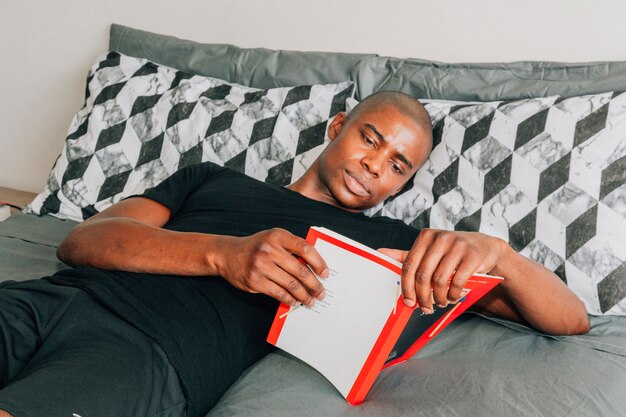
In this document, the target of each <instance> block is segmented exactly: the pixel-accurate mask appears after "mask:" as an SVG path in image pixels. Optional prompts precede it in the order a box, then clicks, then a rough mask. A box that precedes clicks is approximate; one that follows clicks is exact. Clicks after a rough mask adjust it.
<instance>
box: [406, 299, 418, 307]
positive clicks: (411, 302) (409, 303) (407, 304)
mask: <svg viewBox="0 0 626 417" xmlns="http://www.w3.org/2000/svg"><path fill="white" fill-rule="evenodd" d="M404 304H405V305H406V306H407V307H413V306H415V300H411V299H410V298H404Z"/></svg>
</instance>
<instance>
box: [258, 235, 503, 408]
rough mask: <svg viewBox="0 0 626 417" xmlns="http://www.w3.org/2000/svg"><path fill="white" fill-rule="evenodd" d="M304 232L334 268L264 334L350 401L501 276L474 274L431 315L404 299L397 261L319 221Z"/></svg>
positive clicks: (283, 306)
mask: <svg viewBox="0 0 626 417" xmlns="http://www.w3.org/2000/svg"><path fill="white" fill-rule="evenodd" d="M306 240H307V241H308V242H309V243H310V244H312V245H313V246H314V247H315V248H316V250H317V251H318V252H319V254H320V255H321V256H322V258H324V260H325V261H326V264H327V266H328V268H329V271H330V273H329V276H328V278H326V279H320V281H321V282H322V283H323V285H324V288H325V290H326V296H325V298H324V300H321V301H320V300H316V301H315V305H314V306H313V307H311V308H309V307H306V306H304V305H302V304H299V305H297V306H295V307H291V306H289V305H287V304H284V303H283V304H281V305H280V306H279V308H278V311H277V312H276V316H275V318H274V322H273V323H272V327H271V328H270V332H269V334H268V337H267V341H268V342H269V343H271V344H273V345H275V346H276V347H278V348H280V349H282V350H284V351H286V352H287V353H289V354H291V355H293V356H295V357H297V358H299V359H301V360H303V361H304V362H306V363H307V364H309V365H310V366H312V367H313V368H315V369H316V370H317V371H318V372H320V373H321V374H322V375H323V376H324V377H326V379H327V380H328V381H329V382H330V383H332V384H333V385H334V386H335V388H337V390H338V391H339V392H340V393H341V395H342V396H343V397H344V398H345V399H346V400H347V402H348V403H349V404H351V405H357V404H360V403H361V402H363V401H364V400H365V397H366V395H367V393H368V392H369V390H370V388H371V387H372V385H373V384H374V381H375V380H376V377H377V376H378V374H379V373H380V372H381V370H383V369H385V368H388V367H390V366H392V365H395V364H398V363H401V362H403V361H406V360H407V359H409V358H410V357H411V356H413V355H414V354H415V353H416V352H417V351H418V350H419V349H421V348H422V347H423V346H424V345H425V344H426V343H428V342H429V341H430V340H432V339H433V338H434V337H435V336H436V335H437V334H438V333H439V332H441V331H442V330H443V329H444V328H445V327H446V326H447V325H449V324H450V323H451V322H452V321H453V320H454V319H456V318H457V317H458V316H459V315H460V314H461V313H463V312H464V311H465V310H467V308H469V307H470V306H471V305H472V304H474V303H475V302H476V301H477V300H478V299H480V298H481V297H482V296H483V295H485V294H486V293H487V292H488V291H490V290H491V289H492V288H494V287H495V286H496V285H498V284H499V283H500V282H502V280H503V278H502V277H496V276H491V275H486V274H475V275H473V276H472V277H471V278H469V279H468V280H467V283H466V285H465V288H464V290H463V293H462V294H463V297H462V298H461V300H460V301H459V302H457V303H456V304H449V305H448V306H446V307H445V308H439V307H437V306H435V308H434V310H435V311H434V313H433V314H428V315H427V314H423V313H422V311H421V310H420V309H419V306H415V307H407V306H406V305H405V304H404V301H403V300H402V297H401V290H400V279H401V278H400V277H401V273H402V264H401V263H400V262H398V261H396V260H395V259H392V258H390V257H388V256H386V255H384V254H383V253H381V252H378V251H376V250H374V249H372V248H369V247H367V246H365V245H362V244H360V243H358V242H356V241H354V240H352V239H349V238H347V237H345V236H342V235H340V234H338V233H335V232H333V231H331V230H328V229H326V228H322V227H315V226H314V227H311V228H310V229H309V232H308V234H307V237H306ZM318 279H319V277H318Z"/></svg>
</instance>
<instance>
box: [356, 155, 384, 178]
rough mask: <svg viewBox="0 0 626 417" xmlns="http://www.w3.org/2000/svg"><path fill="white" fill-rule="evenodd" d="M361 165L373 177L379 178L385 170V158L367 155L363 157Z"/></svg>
mask: <svg viewBox="0 0 626 417" xmlns="http://www.w3.org/2000/svg"><path fill="white" fill-rule="evenodd" d="M361 163H362V164H363V167H365V169H366V170H367V172H369V173H370V174H371V175H372V177H374V178H378V177H379V176H380V173H381V172H382V169H383V164H384V158H383V157H382V156H380V155H372V154H367V155H365V156H364V157H363V159H362V161H361Z"/></svg>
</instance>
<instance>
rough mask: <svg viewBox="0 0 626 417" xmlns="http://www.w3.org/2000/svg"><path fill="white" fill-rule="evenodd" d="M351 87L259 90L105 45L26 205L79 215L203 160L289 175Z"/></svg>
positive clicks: (258, 174)
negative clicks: (39, 187) (43, 179)
mask: <svg viewBox="0 0 626 417" xmlns="http://www.w3.org/2000/svg"><path fill="white" fill-rule="evenodd" d="M352 91H353V85H352V82H349V81H346V82H340V83H335V84H325V85H302V86H296V87H285V88H273V89H268V90H260V89H256V88H250V87H244V86H241V85H238V84H231V83H228V82H226V81H223V80H219V79H216V78H210V77H203V76H198V75H193V74H189V73H185V72H181V71H177V70H175V69H173V68H169V67H166V66H162V65H158V64H155V63H153V62H151V61H148V60H146V59H142V58H134V57H130V56H126V55H123V54H120V53H118V52H110V53H108V54H107V55H106V56H103V57H101V58H100V59H98V61H97V62H96V63H95V65H94V66H93V67H92V68H91V70H90V72H89V75H88V78H87V91H86V101H85V106H84V107H83V108H82V109H81V110H80V111H79V112H78V113H77V114H76V116H75V117H74V118H73V120H72V122H71V126H70V128H69V132H68V135H67V138H66V141H65V145H64V146H63V150H62V152H61V154H60V155H59V157H58V158H57V160H56V162H55V164H54V167H53V168H52V171H51V172H50V175H49V177H48V182H47V185H46V187H45V190H44V191H43V192H42V193H41V194H39V195H38V196H37V197H36V198H35V199H34V200H33V202H32V203H31V204H30V205H29V206H28V207H27V208H26V209H25V211H26V212H28V213H34V214H52V215H54V216H56V217H60V218H67V219H71V220H75V221H81V220H83V219H85V218H87V217H89V216H91V215H93V214H95V213H97V212H99V211H101V210H104V209H105V208H107V207H109V206H111V205H112V204H114V203H116V202H118V201H120V200H121V199H122V198H124V197H126V196H129V195H132V194H137V193H141V192H143V191H144V190H145V189H147V188H150V187H153V186H154V185H156V184H158V183H159V182H161V181H162V180H164V179H165V178H167V177H168V176H169V175H171V174H172V173H174V172H175V171H176V170H178V169H180V168H182V167H184V166H186V165H188V164H192V163H197V162H202V161H212V162H215V163H217V164H220V165H226V166H229V167H231V168H234V169H236V170H239V171H242V172H245V173H246V174H248V175H250V176H252V177H255V178H258V179H260V180H266V181H269V182H272V183H277V184H285V183H289V182H291V180H292V178H293V175H301V173H302V172H303V170H302V169H301V167H302V166H301V165H300V161H303V160H305V161H306V160H309V159H311V158H312V159H315V157H316V156H317V154H318V153H319V152H320V151H321V147H320V145H322V144H323V143H324V140H325V139H326V126H327V123H328V120H329V118H331V117H332V116H334V115H335V114H337V113H338V112H340V111H343V110H344V108H345V100H346V98H348V97H349V96H350V95H351V94H352Z"/></svg>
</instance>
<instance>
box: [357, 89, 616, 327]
mask: <svg viewBox="0 0 626 417" xmlns="http://www.w3.org/2000/svg"><path fill="white" fill-rule="evenodd" d="M352 101H354V100H352ZM424 104H425V107H426V109H427V110H428V112H429V114H430V115H431V119H432V122H433V132H434V148H433V151H432V153H431V155H430V157H429V159H428V161H427V162H426V164H425V165H424V166H423V167H422V168H421V169H420V170H419V171H418V172H417V174H416V176H415V179H414V182H413V186H412V187H411V188H410V189H409V190H408V191H406V192H405V193H403V194H402V195H400V196H398V197H396V198H395V199H391V200H388V201H387V202H385V203H384V204H381V205H379V206H378V207H375V208H373V209H371V210H370V211H369V213H368V214H369V215H387V216H390V217H394V218H398V219H401V220H403V221H405V222H406V223H409V224H412V225H414V226H416V227H418V228H423V227H432V228H439V229H447V230H466V231H480V232H484V233H486V234H490V235H493V236H498V237H500V238H502V239H504V240H506V241H508V242H509V243H510V245H511V246H512V247H513V248H515V249H516V250H518V251H519V252H520V253H522V254H523V255H525V256H528V257H529V258H531V259H534V260H535V261H537V262H539V263H541V264H543V265H545V266H546V267H548V268H549V269H551V270H552V271H555V272H556V274H557V275H559V276H560V277H561V279H563V280H564V281H565V282H566V283H567V285H568V286H569V287H570V288H571V289H572V290H573V291H574V292H575V293H576V294H577V295H578V296H579V297H580V298H581V299H582V300H583V301H584V303H585V305H586V308H587V311H588V312H589V313H590V314H596V315H601V314H611V315H626V239H624V237H625V236H626V94H625V93H621V92H615V93H613V92H610V93H606V94H597V95H589V96H583V97H574V98H568V99H561V98H559V97H546V98H537V99H527V100H520V101H514V102H490V103H453V102H445V101H427V100H425V101H424ZM353 105H354V103H352V104H351V105H349V106H348V107H351V106H353Z"/></svg>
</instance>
